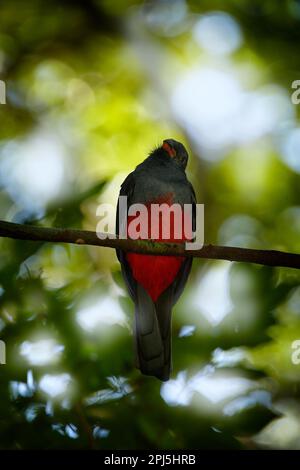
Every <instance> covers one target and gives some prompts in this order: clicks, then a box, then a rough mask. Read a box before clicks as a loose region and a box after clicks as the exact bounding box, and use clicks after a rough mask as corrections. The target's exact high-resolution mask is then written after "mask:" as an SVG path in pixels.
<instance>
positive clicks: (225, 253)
mask: <svg viewBox="0 0 300 470" xmlns="http://www.w3.org/2000/svg"><path fill="white" fill-rule="evenodd" d="M0 237H8V238H14V239H19V240H32V241H40V242H54V243H74V244H77V245H95V246H104V247H107V248H114V249H116V248H118V249H121V250H123V251H130V252H134V253H142V254H148V255H161V256H174V255H176V256H192V257H194V258H205V259H219V260H227V261H243V262H246V263H256V264H262V265H265V266H283V267H288V268H295V269H300V254H297V253H286V252H283V251H275V250H254V249H250V248H236V247H231V246H216V245H204V246H203V248H201V249H200V250H186V249H185V246H184V244H182V243H162V242H154V241H151V240H130V239H126V240H124V239H119V238H116V237H114V236H113V235H107V234H106V236H105V238H104V237H103V238H101V237H100V238H99V237H98V235H97V233H96V232H92V231H88V230H75V229H74V230H73V229H62V228H46V227H37V226H32V225H22V224H15V223H12V222H4V221H0ZM113 237H114V238H113Z"/></svg>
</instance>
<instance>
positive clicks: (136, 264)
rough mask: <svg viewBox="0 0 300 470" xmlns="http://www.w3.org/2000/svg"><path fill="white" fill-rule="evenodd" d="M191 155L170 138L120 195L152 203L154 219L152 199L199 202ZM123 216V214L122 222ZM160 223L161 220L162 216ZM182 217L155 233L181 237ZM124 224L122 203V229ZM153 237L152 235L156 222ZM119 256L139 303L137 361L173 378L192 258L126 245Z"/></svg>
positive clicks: (131, 177)
mask: <svg viewBox="0 0 300 470" xmlns="http://www.w3.org/2000/svg"><path fill="white" fill-rule="evenodd" d="M187 161H188V154H187V151H186V149H185V147H184V146H183V145H182V144H181V143H180V142H177V141H176V140H173V139H167V140H164V142H163V145H162V146H161V147H159V148H157V149H155V150H154V151H153V152H152V153H151V154H150V155H149V157H148V158H146V160H144V161H143V162H142V163H141V164H140V165H138V166H137V167H136V169H135V170H134V171H133V172H132V173H130V174H129V175H128V176H127V178H126V179H125V181H124V182H123V184H122V185H121V190H120V196H127V204H128V207H129V206H130V205H132V204H136V203H142V204H145V205H146V207H147V208H148V209H149V220H150V207H151V204H162V203H167V204H168V205H169V206H170V205H171V204H173V203H177V204H180V206H181V207H183V205H184V204H189V205H190V206H191V205H192V207H195V204H196V198H195V193H194V190H193V187H192V185H191V183H190V182H189V181H188V179H187V177H186V174H185V168H186V165H187ZM192 214H193V215H192V216H191V217H190V219H189V220H186V218H185V222H184V223H189V225H190V227H189V229H190V230H191V229H194V227H195V211H194V210H193V211H192ZM121 217H122V216H121ZM124 217H128V214H124ZM191 219H192V220H191ZM157 220H158V219H157ZM176 220H177V222H176ZM131 221H132V218H130V217H128V218H127V224H128V226H129V225H130V222H131ZM123 222H124V220H123ZM123 222H122V218H121V221H120V223H123ZM164 222H165V221H164ZM147 223H148V222H147V221H145V224H147ZM151 223H155V222H153V221H152V222H151ZM156 223H158V224H160V223H161V219H159V221H156ZM176 223H178V219H176V218H175V217H174V216H173V217H172V214H171V217H170V219H169V224H170V227H169V228H170V236H169V238H168V239H165V238H164V237H163V236H162V235H163V234H162V227H161V226H159V236H158V237H156V238H155V239H156V240H160V241H161V240H163V241H176V242H179V240H178V232H175V229H176V227H175V226H174V224H176ZM119 228H120V227H119V204H118V209H117V219H116V231H117V234H119ZM175 233H176V238H174V236H175ZM189 233H191V231H190V232H189ZM148 238H151V237H150V225H149V236H148ZM187 239H190V238H187V237H185V236H184V235H183V236H182V238H181V240H182V242H183V241H184V240H187ZM117 256H118V259H119V261H120V263H121V267H122V274H123V277H124V279H125V282H126V285H127V288H128V291H129V294H130V296H131V298H132V299H133V301H134V304H135V349H136V366H137V367H138V368H139V369H140V370H141V372H142V373H143V374H146V375H153V376H155V377H157V378H159V379H160V380H163V381H165V380H168V379H169V376H170V371H171V313H172V312H171V311H172V307H173V305H174V304H175V303H176V302H177V300H178V298H179V297H180V295H181V293H182V291H183V288H184V286H185V283H186V281H187V278H188V275H189V273H190V270H191V265H192V258H185V257H178V256H177V257H175V256H156V255H155V256H154V255H143V254H136V253H125V252H123V251H121V250H117Z"/></svg>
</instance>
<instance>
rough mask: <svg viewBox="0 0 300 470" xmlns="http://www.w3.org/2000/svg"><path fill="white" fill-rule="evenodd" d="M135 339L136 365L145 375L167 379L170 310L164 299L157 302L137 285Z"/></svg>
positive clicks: (168, 368)
mask: <svg viewBox="0 0 300 470" xmlns="http://www.w3.org/2000/svg"><path fill="white" fill-rule="evenodd" d="M136 300H137V302H136V309H135V338H136V358H137V367H138V368H139V369H140V370H141V372H142V373H143V374H146V375H154V376H155V377H157V378H159V379H160V380H163V381H165V380H168V379H169V377H170V372H171V309H170V308H166V306H167V305H165V302H159V301H158V302H157V303H156V304H154V302H153V301H152V299H151V297H150V296H149V294H148V293H147V292H146V290H145V289H144V288H143V287H142V286H141V285H139V284H138V285H137V299H136Z"/></svg>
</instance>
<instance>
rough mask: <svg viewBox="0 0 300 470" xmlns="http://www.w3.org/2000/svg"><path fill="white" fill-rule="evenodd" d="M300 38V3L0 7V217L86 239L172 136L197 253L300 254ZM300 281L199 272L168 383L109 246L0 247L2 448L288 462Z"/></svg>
mask: <svg viewBox="0 0 300 470" xmlns="http://www.w3.org/2000/svg"><path fill="white" fill-rule="evenodd" d="M299 41H300V2H299V1H296V0H281V1H276V0H272V1H271V0H265V1H263V2H262V1H259V0H226V1H217V0H210V1H205V0H201V1H200V0H199V1H196V0H195V1H192V0H191V1H184V0H174V1H163V0H161V1H147V2H139V1H133V0H132V1H125V0H123V1H122V0H116V1H108V0H102V1H101V0H94V1H92V0H87V1H84V2H83V1H82V2H81V1H79V0H77V1H72V2H71V1H64V2H62V1H60V2H58V1H54V0H48V1H47V2H43V1H42V0H40V1H39V0H35V1H34V0H32V1H30V0H27V1H19V2H18V1H16V0H10V1H9V2H5V3H4V2H1V6H0V79H1V80H3V81H4V82H5V84H6V95H7V96H6V101H7V102H6V104H1V105H0V185H1V192H0V218H1V219H3V220H8V221H14V222H20V223H34V224H38V225H40V226H58V227H69V228H75V227H76V228H85V229H90V230H95V227H96V223H97V217H96V208H97V206H98V204H99V203H100V202H106V203H111V204H114V205H116V200H117V195H118V190H119V187H120V184H121V182H122V181H123V179H124V178H125V176H126V174H128V173H129V172H130V171H132V170H133V168H134V167H135V166H136V165H137V164H138V163H139V162H140V161H142V160H143V159H144V158H145V157H146V156H147V154H148V153H149V152H150V151H151V149H153V148H154V147H155V146H156V145H158V144H160V143H161V141H162V140H163V139H165V138H175V139H177V140H180V141H182V142H183V143H184V144H185V145H186V147H187V149H188V151H189V153H190V161H189V165H188V170H187V173H188V177H189V179H190V180H191V181H192V183H193V185H194V187H195V190H196V192H197V197H198V201H199V202H202V203H204V204H205V213H206V215H205V241H206V243H216V244H224V245H232V246H242V247H249V248H261V249H280V250H285V251H290V252H299V249H300V237H299V235H300V189H299V188H300V157H299V154H300V135H299V132H300V131H299V130H298V128H297V126H298V118H299V107H298V106H297V105H296V104H293V103H292V101H291V96H292V93H293V92H294V91H295V90H294V89H293V88H292V83H293V81H294V80H297V79H300V70H299V67H300V55H299ZM299 280H300V273H299V272H298V271H297V270H293V269H283V268H268V267H261V266H260V267H259V266H255V265H250V264H242V263H240V264H238V263H236V264H235V263H229V262H222V261H214V262H212V261H203V260H195V261H194V265H193V271H192V275H191V278H190V281H189V283H188V285H187V288H186V290H185V292H184V294H183V296H182V297H181V299H180V301H179V303H178V304H177V305H176V308H175V310H174V315H173V365H174V367H173V372H172V377H171V380H170V381H169V382H167V383H165V384H161V383H160V382H159V381H157V380H156V379H154V378H149V377H144V376H142V375H141V374H140V373H139V371H137V370H136V369H135V368H134V360H133V347H132V320H133V305H132V303H131V301H130V300H129V299H128V296H127V294H126V291H125V286H124V283H123V281H122V279H121V275H120V267H119V265H118V262H117V259H116V256H115V253H114V251H113V250H111V249H106V248H96V247H87V246H71V245H70V246H69V245H63V244H49V243H31V242H25V241H14V240H9V239H1V240H0V286H1V287H0V339H1V340H2V341H5V344H6V364H5V365H4V364H3V365H0V448H2V449H7V448H9V449H28V448H36V449H40V448H47V449H48V448H52V449H53V448H64V449H75V448H76V449H77V448H78V449H83V448H96V449H101V448H106V449H107V448H110V449H131V448H132V449H140V448H145V449H149V448H150V449H161V448H174V449H175V448H176V449H179V448H228V449H239V448H242V449H244V448H248V449H253V448H283V449H287V448H292V449H299V448H300V438H299V436H300V420H299V417H300V404H299V392H300V389H299V381H300V365H297V364H294V363H293V361H292V354H293V352H295V351H294V350H293V342H294V341H296V340H299V339H300V287H299ZM297 357H298V356H297Z"/></svg>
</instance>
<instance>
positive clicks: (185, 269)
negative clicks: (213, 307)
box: [172, 182, 197, 305]
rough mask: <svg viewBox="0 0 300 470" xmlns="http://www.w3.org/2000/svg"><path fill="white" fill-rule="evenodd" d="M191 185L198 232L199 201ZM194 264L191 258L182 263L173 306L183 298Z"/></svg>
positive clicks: (194, 221)
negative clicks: (197, 211) (197, 208)
mask: <svg viewBox="0 0 300 470" xmlns="http://www.w3.org/2000/svg"><path fill="white" fill-rule="evenodd" d="M188 183H189V187H190V190H191V202H190V203H191V204H192V229H193V231H195V230H196V204H197V200H196V194H195V191H194V188H193V186H192V184H191V183H190V182H188ZM192 263H193V258H192V257H190V258H186V259H185V261H184V262H183V263H182V265H181V268H180V270H179V272H178V274H177V276H176V278H175V280H174V282H173V296H172V300H173V305H175V304H176V302H177V300H178V299H179V297H180V296H181V294H182V291H183V289H184V287H185V285H186V282H187V280H188V277H189V274H190V271H191V268H192Z"/></svg>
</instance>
